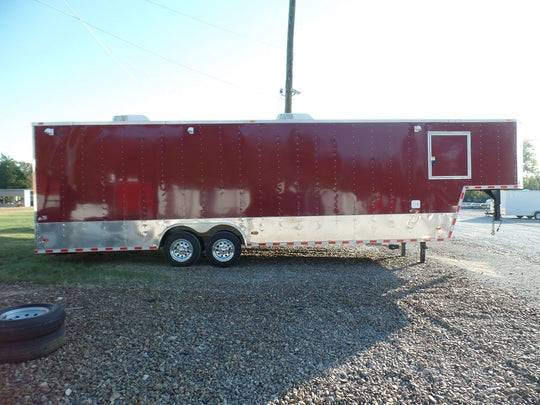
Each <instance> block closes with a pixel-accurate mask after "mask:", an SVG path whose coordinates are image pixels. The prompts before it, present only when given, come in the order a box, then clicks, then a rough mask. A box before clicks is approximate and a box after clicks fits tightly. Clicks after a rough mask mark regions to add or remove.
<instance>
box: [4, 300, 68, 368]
mask: <svg viewBox="0 0 540 405" xmlns="http://www.w3.org/2000/svg"><path fill="white" fill-rule="evenodd" d="M65 318H66V313H65V311H64V309H63V308H62V307H60V306H59V305H56V304H26V305H19V306H15V307H9V308H4V309H2V310H0V363H12V362H19V361H26V360H32V359H35V358H38V357H41V356H45V355H47V354H49V353H51V352H53V351H54V350H56V349H58V348H59V347H60V346H62V344H63V343H64V341H65V328H64V320H65Z"/></svg>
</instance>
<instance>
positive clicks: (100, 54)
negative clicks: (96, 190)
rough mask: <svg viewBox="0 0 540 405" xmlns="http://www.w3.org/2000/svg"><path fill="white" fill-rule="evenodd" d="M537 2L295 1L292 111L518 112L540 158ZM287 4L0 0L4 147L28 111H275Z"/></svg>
mask: <svg viewBox="0 0 540 405" xmlns="http://www.w3.org/2000/svg"><path fill="white" fill-rule="evenodd" d="M536 3H537V1H536V0H516V1H508V0H505V1H499V0H452V1H449V0H444V1H443V0H407V1H402V0H377V1H375V0H370V1H368V0H356V1H352V0H296V21H295V37H294V75H293V87H294V88H295V89H296V90H298V91H299V92H300V94H298V95H295V96H294V98H293V103H292V109H293V112H298V113H308V114H310V115H312V116H313V117H314V118H315V119H324V120H331V119H355V120H362V119H375V120H379V119H380V120H385V119H392V120H396V119H405V120H427V119H516V120H517V121H518V132H519V134H520V136H521V137H522V138H524V139H531V140H533V142H534V144H535V146H536V151H537V152H538V154H539V160H540V128H539V123H538V120H539V113H540V102H539V97H540V57H539V53H538V49H539V45H538V43H539V39H540V24H539V23H538V12H537V5H536ZM288 8H289V0H227V1H218V0H0V38H2V39H1V40H0V153H2V154H4V155H6V156H9V157H11V158H13V159H15V160H17V161H25V162H31V161H32V159H33V150H32V147H33V146H32V133H31V132H32V128H31V124H32V122H64V121H68V122H73V121H84V122H89V121H110V120H111V119H112V117H113V116H114V115H122V114H144V115H146V116H147V117H148V118H149V119H150V120H156V121H195V120H210V121H216V120H251V119H259V120H272V119H275V118H276V116H277V114H279V113H282V112H283V110H284V99H283V97H282V96H281V95H280V89H281V88H284V87H285V72H286V44H287V22H288Z"/></svg>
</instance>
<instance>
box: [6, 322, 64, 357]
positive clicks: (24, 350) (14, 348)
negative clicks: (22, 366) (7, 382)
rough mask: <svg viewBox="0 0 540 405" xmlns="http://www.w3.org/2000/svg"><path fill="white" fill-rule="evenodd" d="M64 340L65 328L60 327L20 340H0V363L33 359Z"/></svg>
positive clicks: (50, 350)
mask: <svg viewBox="0 0 540 405" xmlns="http://www.w3.org/2000/svg"><path fill="white" fill-rule="evenodd" d="M65 341H66V329H65V328H64V326H63V325H62V326H61V327H60V328H58V329H57V330H55V331H54V332H52V333H49V334H47V335H43V336H39V337H37V338H34V339H28V340H21V341H20V342H0V363H18V362H21V361H27V360H34V359H37V358H38V357H43V356H46V355H47V354H49V353H52V352H54V351H55V350H56V349H58V348H59V347H60V346H62V345H63V344H64V342H65Z"/></svg>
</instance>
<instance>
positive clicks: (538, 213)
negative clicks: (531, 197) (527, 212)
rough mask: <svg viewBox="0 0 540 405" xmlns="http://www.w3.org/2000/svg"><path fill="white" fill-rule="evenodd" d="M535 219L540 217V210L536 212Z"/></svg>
mask: <svg viewBox="0 0 540 405" xmlns="http://www.w3.org/2000/svg"><path fill="white" fill-rule="evenodd" d="M534 219H540V211H536V212H535V213H534Z"/></svg>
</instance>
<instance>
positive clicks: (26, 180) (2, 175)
mask: <svg viewBox="0 0 540 405" xmlns="http://www.w3.org/2000/svg"><path fill="white" fill-rule="evenodd" d="M0 188H32V165H31V164H30V163H25V162H16V161H15V160H14V159H12V158H10V157H9V156H5V155H4V154H1V155H0Z"/></svg>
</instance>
